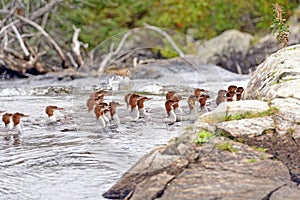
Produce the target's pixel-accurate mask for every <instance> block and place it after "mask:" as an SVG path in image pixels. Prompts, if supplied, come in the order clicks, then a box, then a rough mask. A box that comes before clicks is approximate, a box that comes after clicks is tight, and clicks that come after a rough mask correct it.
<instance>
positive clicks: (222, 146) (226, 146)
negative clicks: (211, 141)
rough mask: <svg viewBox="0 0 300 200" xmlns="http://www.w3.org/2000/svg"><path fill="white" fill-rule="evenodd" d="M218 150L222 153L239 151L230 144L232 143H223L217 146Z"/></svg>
mask: <svg viewBox="0 0 300 200" xmlns="http://www.w3.org/2000/svg"><path fill="white" fill-rule="evenodd" d="M216 148H217V149H219V150H221V151H229V152H232V153H236V152H238V149H237V148H234V147H233V145H232V143H230V142H222V143H219V144H216Z"/></svg>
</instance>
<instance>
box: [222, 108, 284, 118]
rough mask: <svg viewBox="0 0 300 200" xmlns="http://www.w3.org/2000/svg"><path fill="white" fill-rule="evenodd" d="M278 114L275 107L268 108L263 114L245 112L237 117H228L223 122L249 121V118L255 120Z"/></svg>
mask: <svg viewBox="0 0 300 200" xmlns="http://www.w3.org/2000/svg"><path fill="white" fill-rule="evenodd" d="M278 112H279V109H278V108H276V107H270V108H269V109H268V110H266V111H263V112H254V113H253V112H245V113H242V114H238V115H229V116H226V119H225V121H232V120H241V119H249V118H256V117H266V116H271V115H275V114H276V113H278Z"/></svg>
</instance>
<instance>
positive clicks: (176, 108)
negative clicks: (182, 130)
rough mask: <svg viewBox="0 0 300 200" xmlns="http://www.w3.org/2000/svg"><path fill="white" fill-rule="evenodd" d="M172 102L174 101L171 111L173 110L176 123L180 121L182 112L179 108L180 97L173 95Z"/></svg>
mask: <svg viewBox="0 0 300 200" xmlns="http://www.w3.org/2000/svg"><path fill="white" fill-rule="evenodd" d="M172 100H173V101H174V103H173V109H174V113H175V114H176V121H177V122H178V121H180V120H181V119H180V118H181V116H182V110H181V108H180V107H179V101H181V100H182V96H181V95H178V94H175V95H174V96H173V97H172Z"/></svg>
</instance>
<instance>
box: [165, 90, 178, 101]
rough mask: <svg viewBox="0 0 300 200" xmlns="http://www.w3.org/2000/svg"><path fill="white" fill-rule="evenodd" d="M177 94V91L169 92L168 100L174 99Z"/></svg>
mask: <svg viewBox="0 0 300 200" xmlns="http://www.w3.org/2000/svg"><path fill="white" fill-rule="evenodd" d="M175 94H176V92H175V91H168V92H167V94H166V100H169V99H172V98H173V96H174V95H175Z"/></svg>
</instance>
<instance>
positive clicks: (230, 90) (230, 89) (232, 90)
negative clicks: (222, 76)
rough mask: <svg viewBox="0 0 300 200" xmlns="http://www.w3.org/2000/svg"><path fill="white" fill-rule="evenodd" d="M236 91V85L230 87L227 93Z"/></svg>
mask: <svg viewBox="0 0 300 200" xmlns="http://www.w3.org/2000/svg"><path fill="white" fill-rule="evenodd" d="M236 89H237V86H235V85H230V86H228V89H227V91H228V92H235V90H236Z"/></svg>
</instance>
